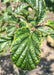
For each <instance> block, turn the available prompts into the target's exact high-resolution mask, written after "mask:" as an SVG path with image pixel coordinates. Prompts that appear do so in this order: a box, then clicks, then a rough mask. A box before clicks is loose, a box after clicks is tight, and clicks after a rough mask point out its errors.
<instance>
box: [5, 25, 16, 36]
mask: <svg viewBox="0 0 54 75" xmlns="http://www.w3.org/2000/svg"><path fill="white" fill-rule="evenodd" d="M16 28H17V27H15V26H9V27H7V30H6V34H7V35H8V36H12V35H13V34H14V33H15V31H16Z"/></svg>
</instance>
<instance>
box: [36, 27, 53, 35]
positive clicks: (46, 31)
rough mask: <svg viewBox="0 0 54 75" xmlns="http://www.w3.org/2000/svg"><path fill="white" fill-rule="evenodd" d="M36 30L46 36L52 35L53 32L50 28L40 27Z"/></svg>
mask: <svg viewBox="0 0 54 75" xmlns="http://www.w3.org/2000/svg"><path fill="white" fill-rule="evenodd" d="M37 29H38V30H39V31H41V32H43V33H46V34H54V30H53V29H52V28H50V27H45V26H40V27H38V28H37Z"/></svg>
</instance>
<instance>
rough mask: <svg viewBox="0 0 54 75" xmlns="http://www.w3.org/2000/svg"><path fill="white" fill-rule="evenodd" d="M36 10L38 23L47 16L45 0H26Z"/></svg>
mask: <svg viewBox="0 0 54 75" xmlns="http://www.w3.org/2000/svg"><path fill="white" fill-rule="evenodd" d="M26 1H27V3H28V4H29V5H30V6H31V7H32V8H33V9H34V10H35V16H36V23H39V22H42V21H43V20H44V19H45V17H46V5H45V2H44V0H26Z"/></svg>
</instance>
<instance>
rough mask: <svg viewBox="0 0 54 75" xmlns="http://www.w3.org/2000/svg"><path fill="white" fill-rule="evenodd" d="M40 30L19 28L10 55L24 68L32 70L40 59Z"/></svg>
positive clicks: (17, 64)
mask: <svg viewBox="0 0 54 75" xmlns="http://www.w3.org/2000/svg"><path fill="white" fill-rule="evenodd" d="M40 45H41V35H40V32H38V31H37V30H34V31H33V32H32V33H31V31H30V30H29V28H19V29H18V30H17V31H16V33H15V37H14V41H13V43H12V47H11V50H10V55H11V59H12V61H13V63H14V64H15V65H16V66H17V67H20V68H21V69H23V70H32V69H34V68H35V67H36V65H37V64H38V62H39V61H40Z"/></svg>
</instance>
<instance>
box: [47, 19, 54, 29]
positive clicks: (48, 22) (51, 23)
mask: <svg viewBox="0 0 54 75" xmlns="http://www.w3.org/2000/svg"><path fill="white" fill-rule="evenodd" d="M46 24H48V25H49V26H50V27H52V28H53V29H54V22H53V21H52V20H50V19H49V20H47V23H46Z"/></svg>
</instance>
